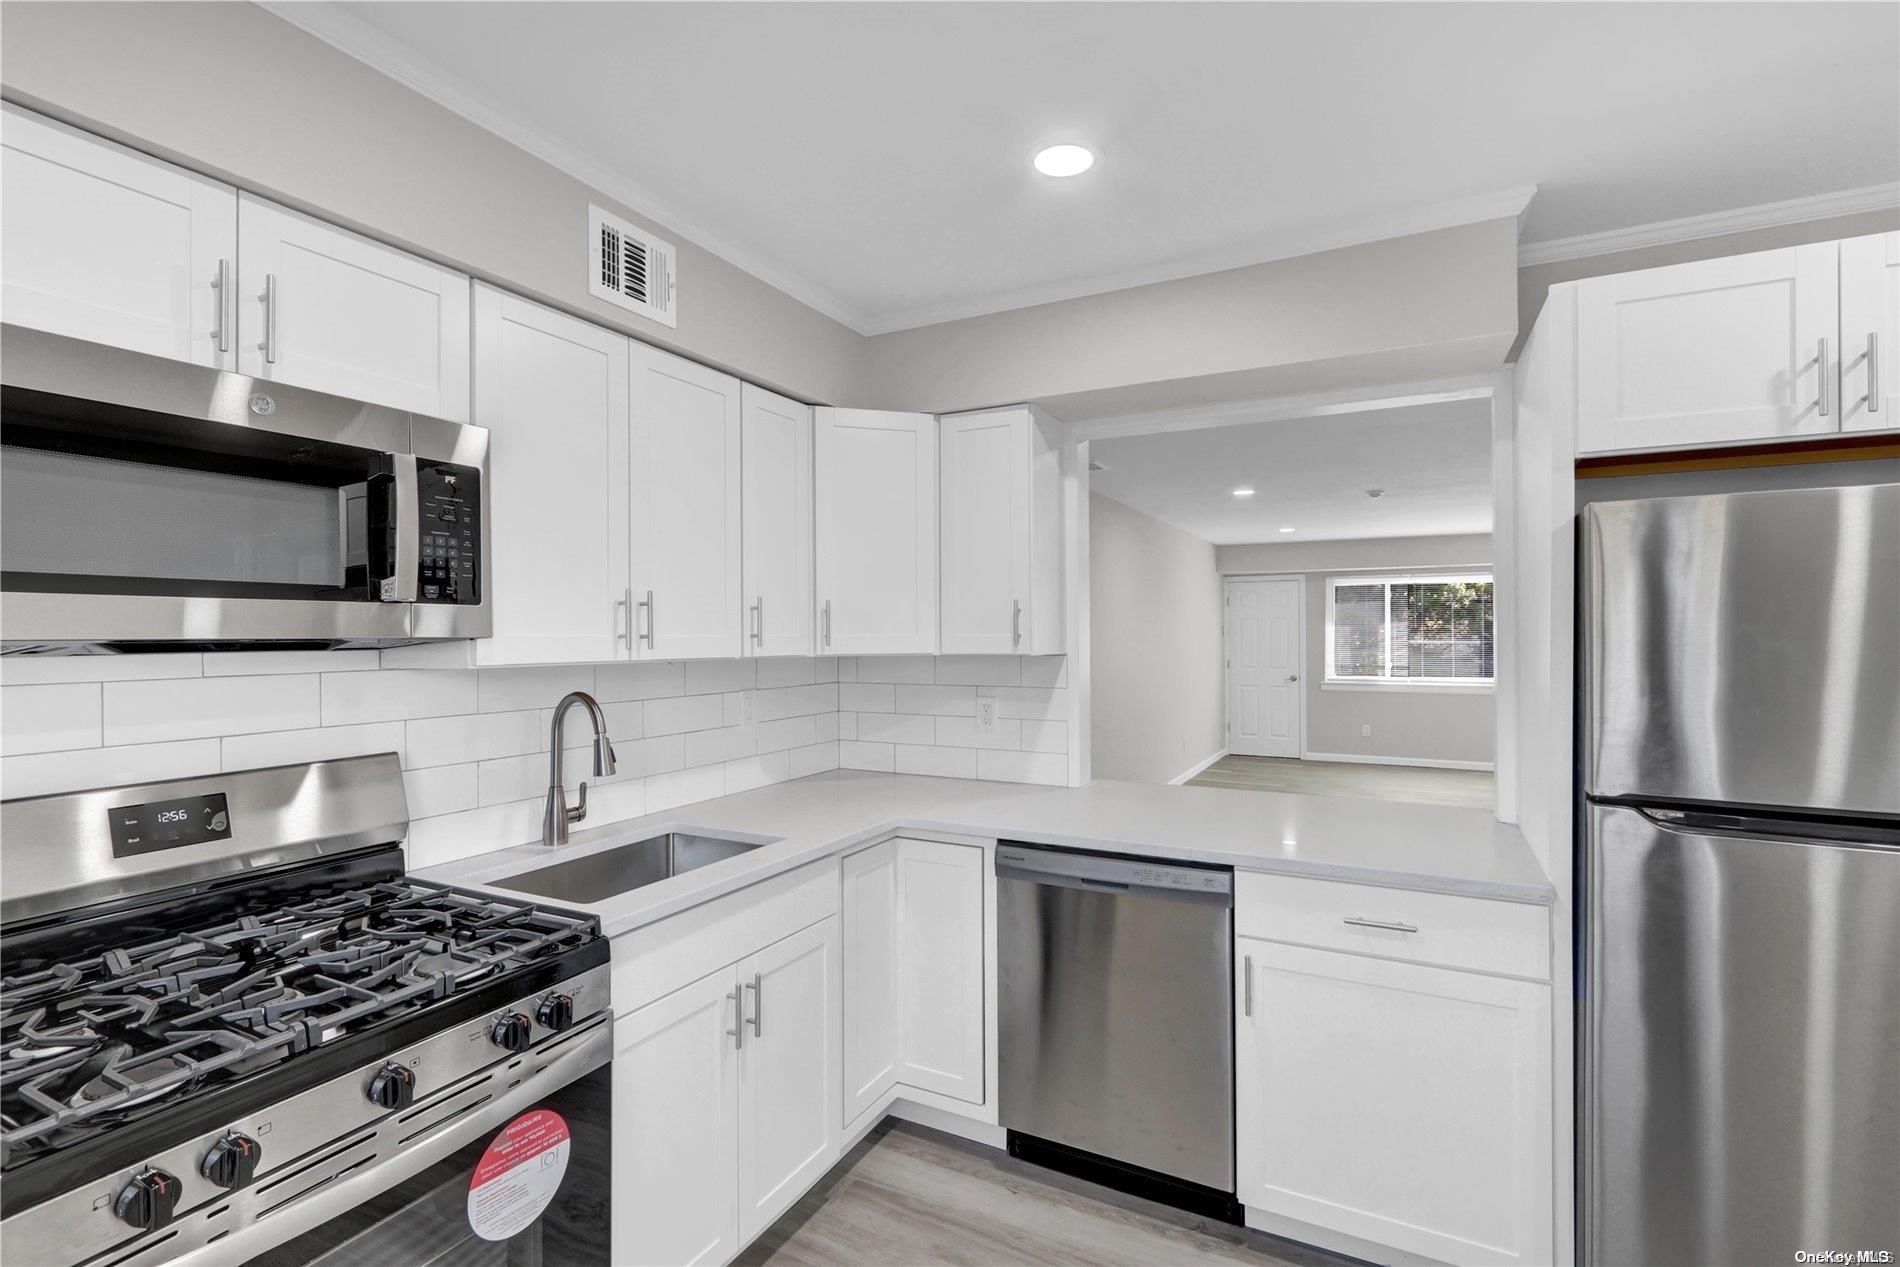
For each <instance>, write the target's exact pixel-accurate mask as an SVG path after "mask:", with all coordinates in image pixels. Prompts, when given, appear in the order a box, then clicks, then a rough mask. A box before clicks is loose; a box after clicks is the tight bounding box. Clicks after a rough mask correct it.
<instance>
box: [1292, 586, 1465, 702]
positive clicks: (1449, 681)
mask: <svg viewBox="0 0 1900 1267" xmlns="http://www.w3.org/2000/svg"><path fill="white" fill-rule="evenodd" d="M1494 629H1495V621H1494V617H1493V613H1492V597H1491V575H1490V573H1488V572H1471V573H1462V574H1459V575H1456V576H1380V577H1345V576H1335V577H1331V578H1329V579H1328V580H1327V582H1326V680H1327V681H1329V682H1341V683H1354V682H1358V683H1366V684H1373V685H1377V684H1389V685H1400V684H1410V685H1418V686H1433V685H1444V686H1458V685H1466V686H1489V685H1491V684H1492V682H1493V680H1494V678H1495V677H1496V665H1495V660H1494V650H1493V636H1494Z"/></svg>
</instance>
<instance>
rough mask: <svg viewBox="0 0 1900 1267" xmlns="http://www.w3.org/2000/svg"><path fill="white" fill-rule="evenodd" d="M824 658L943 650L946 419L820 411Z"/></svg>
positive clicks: (819, 564) (819, 563)
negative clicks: (940, 500) (940, 518)
mask: <svg viewBox="0 0 1900 1267" xmlns="http://www.w3.org/2000/svg"><path fill="white" fill-rule="evenodd" d="M816 415H817V416H816V420H815V425H816V431H817V434H816V437H815V442H814V448H815V459H816V465H817V536H818V549H817V558H816V563H815V567H816V571H817V577H818V586H817V592H818V644H819V645H818V653H819V654H820V655H892V654H903V653H911V654H929V653H931V652H934V651H935V650H936V649H937V420H936V419H935V418H933V417H931V415H929V414H913V413H896V412H891V411H888V410H875V409H828V408H827V409H819V410H817V411H816Z"/></svg>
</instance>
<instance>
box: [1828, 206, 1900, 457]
mask: <svg viewBox="0 0 1900 1267" xmlns="http://www.w3.org/2000/svg"><path fill="white" fill-rule="evenodd" d="M1839 359H1840V369H1841V428H1842V430H1844V431H1893V430H1900V383H1897V382H1896V380H1897V379H1900V233H1876V234H1872V235H1871V236H1868V237H1864V238H1849V239H1847V240H1846V241H1845V242H1842V243H1841V350H1840V357H1839Z"/></svg>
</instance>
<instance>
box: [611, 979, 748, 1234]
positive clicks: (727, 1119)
mask: <svg viewBox="0 0 1900 1267" xmlns="http://www.w3.org/2000/svg"><path fill="white" fill-rule="evenodd" d="M740 993H741V992H740V991H739V988H738V977H737V974H736V973H735V972H734V971H733V969H732V968H730V967H728V968H722V969H721V970H720V971H718V972H715V973H713V974H712V975H710V976H708V977H704V978H702V979H701V980H699V981H696V982H694V983H693V984H692V985H689V986H686V987H685V988H683V989H680V990H677V991H675V992H674V993H672V994H669V995H667V996H666V997H665V998H663V999H660V1000H659V1001H658V1002H655V1003H650V1004H648V1005H647V1006H645V1007H643V1008H641V1009H640V1010H638V1011H637V1012H633V1013H632V1014H630V1015H628V1016H624V1017H622V1018H621V1019H620V1020H619V1021H618V1022H617V1023H616V1024H615V1026H614V1062H613V1097H614V1102H613V1110H614V1138H613V1189H614V1210H613V1220H612V1222H613V1233H612V1235H613V1261H614V1262H615V1263H617V1264H624V1265H625V1267H697V1265H699V1264H714V1265H716V1264H721V1263H724V1262H726V1261H727V1260H728V1259H730V1258H731V1257H732V1256H733V1255H734V1254H736V1253H737V1252H738V1251H739V1246H740V1243H741V1242H740V1241H739V1227H738V1211H739V1204H738V1194H737V1181H738V1173H739V1163H738V1157H737V1151H738V1142H739V1129H738V1121H737V1115H738V1103H739V1084H738V1073H739V1062H738V1054H739V1053H738V1048H737V1045H736V1044H735V1042H734V1038H733V1035H732V1034H731V1033H730V1032H729V1031H730V1030H732V1029H733V1027H734V1026H735V1024H736V1023H737V1021H738V1007H739V1003H738V996H739V995H740Z"/></svg>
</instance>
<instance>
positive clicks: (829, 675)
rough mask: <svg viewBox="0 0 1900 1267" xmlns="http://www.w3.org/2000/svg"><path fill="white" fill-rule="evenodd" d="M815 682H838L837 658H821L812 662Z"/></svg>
mask: <svg viewBox="0 0 1900 1267" xmlns="http://www.w3.org/2000/svg"><path fill="white" fill-rule="evenodd" d="M811 663H812V678H811V680H812V681H814V682H836V681H837V680H838V660H837V657H835V656H821V657H819V658H818V659H816V660H813V661H812V662H811Z"/></svg>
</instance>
